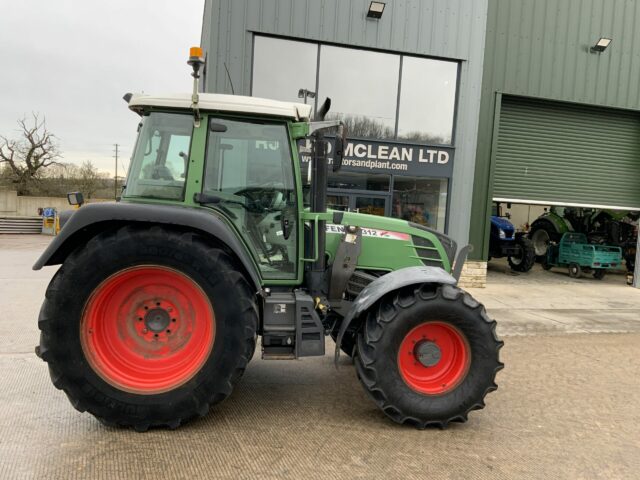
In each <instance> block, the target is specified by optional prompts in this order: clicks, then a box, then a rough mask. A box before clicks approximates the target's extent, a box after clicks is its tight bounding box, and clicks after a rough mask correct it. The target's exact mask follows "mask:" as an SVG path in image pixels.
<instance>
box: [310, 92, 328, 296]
mask: <svg viewBox="0 0 640 480" xmlns="http://www.w3.org/2000/svg"><path fill="white" fill-rule="evenodd" d="M330 107H331V99H330V98H327V99H326V100H325V101H324V103H323V104H322V106H321V107H320V108H319V109H318V112H317V113H316V119H317V120H319V121H323V120H324V117H325V116H326V114H327V112H328V111H329V108H330ZM327 167H328V164H327V142H326V141H325V138H324V132H323V130H322V129H319V130H316V131H315V132H313V137H312V145H311V169H312V170H311V172H312V173H311V202H310V210H311V212H313V213H325V212H326V211H327ZM317 231H318V236H317V238H315V239H314V241H315V242H317V249H316V245H313V250H312V251H317V252H318V258H316V260H315V261H314V262H313V263H312V264H311V271H310V272H309V289H310V291H311V294H312V295H313V296H314V297H318V296H323V297H324V296H326V295H327V294H328V282H327V280H326V269H327V259H326V256H325V253H324V252H325V250H326V248H325V247H326V241H327V222H326V221H324V220H319V221H318V229H317Z"/></svg>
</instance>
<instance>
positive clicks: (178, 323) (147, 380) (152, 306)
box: [80, 265, 215, 394]
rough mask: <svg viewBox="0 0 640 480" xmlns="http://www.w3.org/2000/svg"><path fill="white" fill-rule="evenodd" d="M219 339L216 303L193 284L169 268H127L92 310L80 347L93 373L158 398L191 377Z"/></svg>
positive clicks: (102, 289)
mask: <svg viewBox="0 0 640 480" xmlns="http://www.w3.org/2000/svg"><path fill="white" fill-rule="evenodd" d="M214 339H215V316H214V313H213V308H212V306H211V302H210V301H209V298H208V297H207V295H206V294H205V293H204V291H203V290H202V289H201V288H200V286H199V285H198V284H197V283H196V282H194V281H193V280H192V279H191V278H189V277H188V276H186V275H184V274H183V273H180V272H178V271H176V270H173V269H171V268H167V267H161V266H155V265H154V266H146V265H145V266H138V267H132V268H128V269H126V270H122V271H120V272H118V273H116V274H114V275H111V276H110V277H109V278H107V279H106V280H105V281H103V282H102V283H101V284H100V285H99V286H98V287H97V288H96V289H95V291H94V292H93V294H92V295H91V297H90V298H89V301H88V302H87V305H86V306H85V309H84V312H83V315H82V320H81V323H80V342H81V344H82V349H83V351H84V354H85V357H86V358H87V360H88V362H89V364H90V365H91V367H92V368H93V370H94V371H95V372H96V373H97V374H98V375H99V376H100V377H101V378H102V379H103V380H105V381H106V382H107V383H109V384H111V385H113V386H115V387H117V388H119V389H121V390H124V391H128V392H132V393H140V394H155V393H162V392H166V391H169V390H172V389H174V388H176V387H178V386H180V385H182V384H184V383H185V382H187V381H188V380H189V379H191V378H192V377H193V376H194V375H195V374H196V373H197V372H198V371H199V370H200V368H201V367H202V365H204V363H205V362H206V360H207V358H208V357H209V353H210V352H211V348H212V346H213V342H214Z"/></svg>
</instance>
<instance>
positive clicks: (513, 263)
mask: <svg viewBox="0 0 640 480" xmlns="http://www.w3.org/2000/svg"><path fill="white" fill-rule="evenodd" d="M516 242H517V244H518V245H519V246H520V255H518V256H514V257H509V258H507V261H508V262H509V266H510V267H511V269H512V270H515V271H517V272H528V271H529V270H531V268H533V265H534V264H535V263H536V251H535V249H534V248H533V243H532V242H531V240H529V239H528V238H526V237H524V236H520V238H518V239H517V240H516Z"/></svg>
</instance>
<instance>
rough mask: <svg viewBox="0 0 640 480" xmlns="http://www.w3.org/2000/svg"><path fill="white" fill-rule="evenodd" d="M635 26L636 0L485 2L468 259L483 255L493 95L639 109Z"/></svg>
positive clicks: (639, 43) (639, 7)
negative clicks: (601, 42) (595, 49)
mask: <svg viewBox="0 0 640 480" xmlns="http://www.w3.org/2000/svg"><path fill="white" fill-rule="evenodd" d="M639 24H640V2H638V1H636V0H489V9H488V16H487V27H486V28H487V33H486V46H485V56H484V75H483V80H482V105H481V110H480V129H479V132H478V145H477V153H476V166H475V177H476V178H475V185H474V192H473V211H472V215H471V218H472V219H473V220H472V224H471V233H470V241H471V242H472V243H473V244H474V246H475V247H476V248H475V249H474V251H473V252H472V253H471V258H474V259H479V258H483V259H485V260H486V258H487V251H488V238H489V229H488V225H489V223H488V218H489V215H490V212H491V198H492V192H493V187H492V179H491V178H490V175H491V148H492V140H493V123H494V115H495V108H496V107H495V103H496V93H497V92H499V93H501V94H511V95H521V96H529V97H538V98H545V99H551V100H560V101H568V102H575V103H583V104H590V105H598V106H607V107H618V108H624V109H632V110H640V89H639V88H638V78H639V76H640V35H638V28H637V25H639ZM600 37H607V38H611V39H613V41H612V42H611V45H610V46H609V48H608V49H607V50H606V51H605V52H604V53H601V54H597V53H591V52H590V47H591V46H592V45H595V43H596V42H597V41H598V39H599V38H600Z"/></svg>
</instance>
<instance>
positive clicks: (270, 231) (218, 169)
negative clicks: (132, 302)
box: [203, 118, 297, 279]
mask: <svg viewBox="0 0 640 480" xmlns="http://www.w3.org/2000/svg"><path fill="white" fill-rule="evenodd" d="M211 123H216V124H220V125H224V126H225V127H227V128H226V130H225V131H224V132H214V131H209V138H208V141H207V155H206V166H205V175H204V186H203V191H204V192H205V193H210V194H213V195H215V196H216V197H217V198H218V202H217V203H214V204H212V205H211V206H212V207H213V208H218V209H219V210H220V211H221V212H222V213H223V214H224V215H226V216H227V217H228V218H229V220H230V221H231V222H233V223H234V224H235V226H236V227H237V229H238V231H239V232H242V236H243V238H244V239H245V240H246V241H247V243H248V245H249V247H250V248H251V250H252V253H253V255H254V258H256V260H257V261H258V264H259V266H260V269H261V271H262V274H263V276H264V277H265V278H269V279H286V278H295V272H296V262H297V260H296V259H297V254H296V248H297V236H296V228H297V226H296V217H297V214H296V208H297V201H296V190H295V184H294V176H293V165H292V161H291V150H290V144H289V137H288V134H287V127H286V125H285V124H280V123H273V124H272V123H266V122H258V121H255V122H252V121H249V120H245V121H241V120H230V119H226V118H212V119H211ZM284 220H287V221H288V222H289V225H290V229H289V232H288V235H285V232H284V230H283V221H284ZM285 236H286V238H285Z"/></svg>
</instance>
